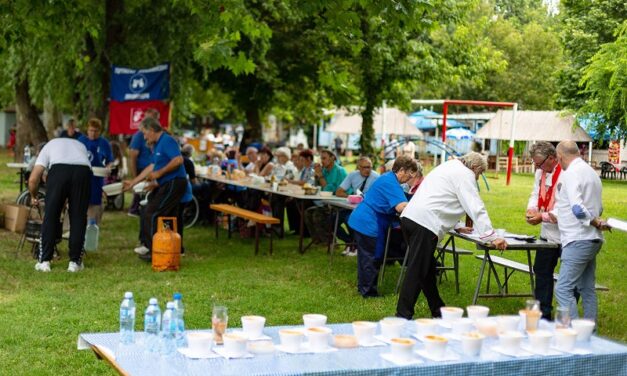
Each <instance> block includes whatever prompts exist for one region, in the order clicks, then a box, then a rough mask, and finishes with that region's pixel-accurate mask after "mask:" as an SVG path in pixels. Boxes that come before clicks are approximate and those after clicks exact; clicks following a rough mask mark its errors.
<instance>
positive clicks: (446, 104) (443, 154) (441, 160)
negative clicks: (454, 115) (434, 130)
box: [440, 101, 448, 164]
mask: <svg viewBox="0 0 627 376" xmlns="http://www.w3.org/2000/svg"><path fill="white" fill-rule="evenodd" d="M447 113H448V103H446V101H444V104H443V105H442V143H443V144H445V145H446V115H447ZM444 161H446V151H445V150H444V148H442V158H440V164H442V163H444Z"/></svg>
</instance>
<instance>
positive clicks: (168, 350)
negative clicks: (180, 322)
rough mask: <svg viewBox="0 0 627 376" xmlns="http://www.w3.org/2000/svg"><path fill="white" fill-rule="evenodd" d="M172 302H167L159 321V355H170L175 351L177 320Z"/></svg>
mask: <svg viewBox="0 0 627 376" xmlns="http://www.w3.org/2000/svg"><path fill="white" fill-rule="evenodd" d="M175 309H176V308H175V306H174V302H168V304H167V305H166V310H165V312H163V319H162V320H161V355H171V354H173V353H174V352H175V351H176V332H177V331H178V330H177V320H176V312H175Z"/></svg>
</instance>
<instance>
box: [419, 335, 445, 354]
mask: <svg viewBox="0 0 627 376" xmlns="http://www.w3.org/2000/svg"><path fill="white" fill-rule="evenodd" d="M423 341H424V344H425V350H426V351H427V352H428V353H429V354H433V356H435V357H436V358H442V357H443V356H444V354H446V346H447V345H448V340H447V339H446V338H445V337H442V336H438V335H434V334H430V335H426V336H424V338H423Z"/></svg>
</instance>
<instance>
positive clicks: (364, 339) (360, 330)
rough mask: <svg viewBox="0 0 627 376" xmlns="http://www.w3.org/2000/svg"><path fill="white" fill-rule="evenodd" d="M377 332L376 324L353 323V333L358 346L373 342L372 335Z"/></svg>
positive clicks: (365, 322)
mask: <svg viewBox="0 0 627 376" xmlns="http://www.w3.org/2000/svg"><path fill="white" fill-rule="evenodd" d="M376 331H377V324H376V323H374V322H370V321H354V322H353V333H354V334H355V337H357V342H359V344H361V345H363V344H369V343H372V342H373V341H374V335H375V333H376Z"/></svg>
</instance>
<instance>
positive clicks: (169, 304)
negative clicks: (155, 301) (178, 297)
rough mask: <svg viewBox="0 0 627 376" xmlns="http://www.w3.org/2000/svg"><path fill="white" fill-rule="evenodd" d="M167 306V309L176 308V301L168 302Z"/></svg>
mask: <svg viewBox="0 0 627 376" xmlns="http://www.w3.org/2000/svg"><path fill="white" fill-rule="evenodd" d="M166 308H167V309H170V308H171V309H174V308H176V306H175V305H174V302H168V304H167V305H166Z"/></svg>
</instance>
